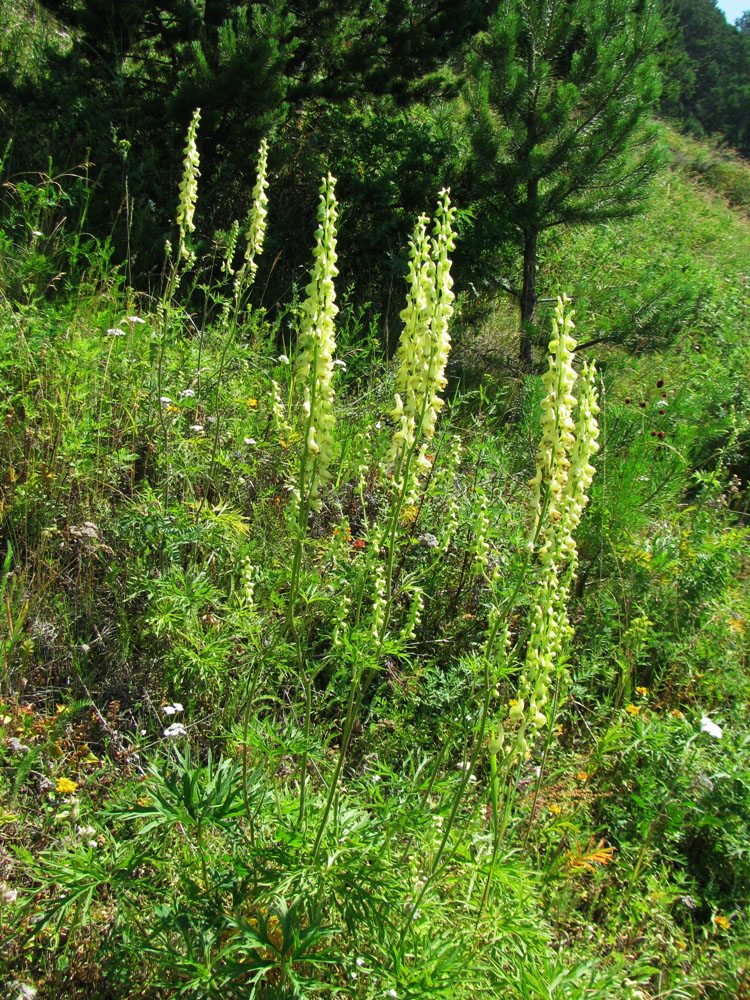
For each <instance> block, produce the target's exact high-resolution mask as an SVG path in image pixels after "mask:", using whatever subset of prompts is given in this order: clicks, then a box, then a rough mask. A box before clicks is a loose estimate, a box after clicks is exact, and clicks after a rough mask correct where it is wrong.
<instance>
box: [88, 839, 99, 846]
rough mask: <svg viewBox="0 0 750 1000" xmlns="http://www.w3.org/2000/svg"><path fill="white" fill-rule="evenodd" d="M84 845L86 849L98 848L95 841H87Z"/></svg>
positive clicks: (97, 843)
mask: <svg viewBox="0 0 750 1000" xmlns="http://www.w3.org/2000/svg"><path fill="white" fill-rule="evenodd" d="M86 844H87V846H88V847H98V846H99V842H98V841H96V840H87V841H86Z"/></svg>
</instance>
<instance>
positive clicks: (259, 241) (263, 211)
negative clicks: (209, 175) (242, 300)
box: [244, 139, 268, 285]
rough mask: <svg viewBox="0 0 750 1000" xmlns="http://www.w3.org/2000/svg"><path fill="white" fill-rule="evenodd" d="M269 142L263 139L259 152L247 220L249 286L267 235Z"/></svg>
mask: <svg viewBox="0 0 750 1000" xmlns="http://www.w3.org/2000/svg"><path fill="white" fill-rule="evenodd" d="M267 172H268V142H267V141H266V140H265V139H263V140H262V141H261V144H260V149H259V150H258V170H257V174H256V181H255V187H254V188H253V204H252V206H251V208H250V214H249V216H248V220H247V247H246V248H245V265H244V266H245V267H246V268H247V275H248V284H250V285H251V284H252V283H253V280H254V279H255V274H256V272H257V270H258V265H257V263H256V259H255V258H256V257H260V255H261V252H262V251H263V240H264V238H265V235H266V218H267V216H268V195H267V194H266V188H267V187H268V178H267V176H266V174H267Z"/></svg>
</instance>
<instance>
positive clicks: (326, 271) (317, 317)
mask: <svg viewBox="0 0 750 1000" xmlns="http://www.w3.org/2000/svg"><path fill="white" fill-rule="evenodd" d="M335 183H336V180H335V178H334V177H331V175H330V173H329V174H328V176H327V177H326V178H324V180H323V183H322V185H321V188H320V203H319V206H318V223H319V226H318V229H317V231H316V233H315V249H314V250H313V256H314V258H315V261H314V263H313V268H312V272H311V274H310V284H309V285H308V286H307V288H306V289H305V293H306V296H307V297H306V299H305V303H304V312H303V316H302V328H301V331H300V340H299V356H298V360H297V377H298V378H299V380H300V381H302V382H305V383H306V385H305V395H304V401H303V404H302V405H303V412H304V418H305V439H304V441H303V451H302V454H303V468H302V470H301V483H302V485H303V489H304V490H305V491H307V494H308V496H309V497H310V502H311V506H312V507H313V508H314V509H316V510H317V509H320V500H319V498H318V494H319V492H320V489H321V487H323V486H324V485H325V484H326V483H327V482H328V479H329V467H330V464H331V459H332V457H333V449H334V426H335V417H334V392H333V386H332V385H331V381H332V377H333V368H334V364H333V356H334V352H335V350H336V341H335V337H334V318H335V316H336V313H337V312H338V306H337V305H336V292H335V289H334V278H335V277H336V275H337V274H338V273H339V272H338V268H337V267H336V197H335V195H334V185H335ZM303 499H304V497H303Z"/></svg>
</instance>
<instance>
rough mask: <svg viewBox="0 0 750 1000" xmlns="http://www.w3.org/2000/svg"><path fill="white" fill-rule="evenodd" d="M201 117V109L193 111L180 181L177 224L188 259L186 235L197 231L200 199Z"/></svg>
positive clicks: (181, 249)
mask: <svg viewBox="0 0 750 1000" xmlns="http://www.w3.org/2000/svg"><path fill="white" fill-rule="evenodd" d="M200 118H201V109H200V108H196V109H195V111H194V112H193V118H192V121H191V122H190V126H189V128H188V133H187V142H186V144H185V159H184V161H183V171H182V181H181V183H180V200H179V202H178V204H177V225H178V226H179V228H180V250H179V253H180V256H181V257H184V258H185V259H186V260H187V259H188V258H189V256H190V253H189V251H188V249H187V247H186V245H185V237H186V234H187V233H192V232H194V231H195V222H194V221H193V216H194V214H195V204H196V202H197V200H198V177H199V176H200V171H199V170H198V165H199V163H200V159H199V157H198V147H197V145H196V142H195V137H196V135H197V133H198V123H199V122H200Z"/></svg>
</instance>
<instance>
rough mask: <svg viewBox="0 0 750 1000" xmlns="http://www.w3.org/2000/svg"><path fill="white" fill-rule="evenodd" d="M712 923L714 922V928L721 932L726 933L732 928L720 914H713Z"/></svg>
mask: <svg viewBox="0 0 750 1000" xmlns="http://www.w3.org/2000/svg"><path fill="white" fill-rule="evenodd" d="M713 921H714V926H715V927H718V928H719V929H720V930H722V931H728V930H729V928H730V927H731V926H732V925H731V924H730V923H729V921H728V920H727V918H726V917H725V916H723V915H722V914H721V913H715V914H714V916H713Z"/></svg>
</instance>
